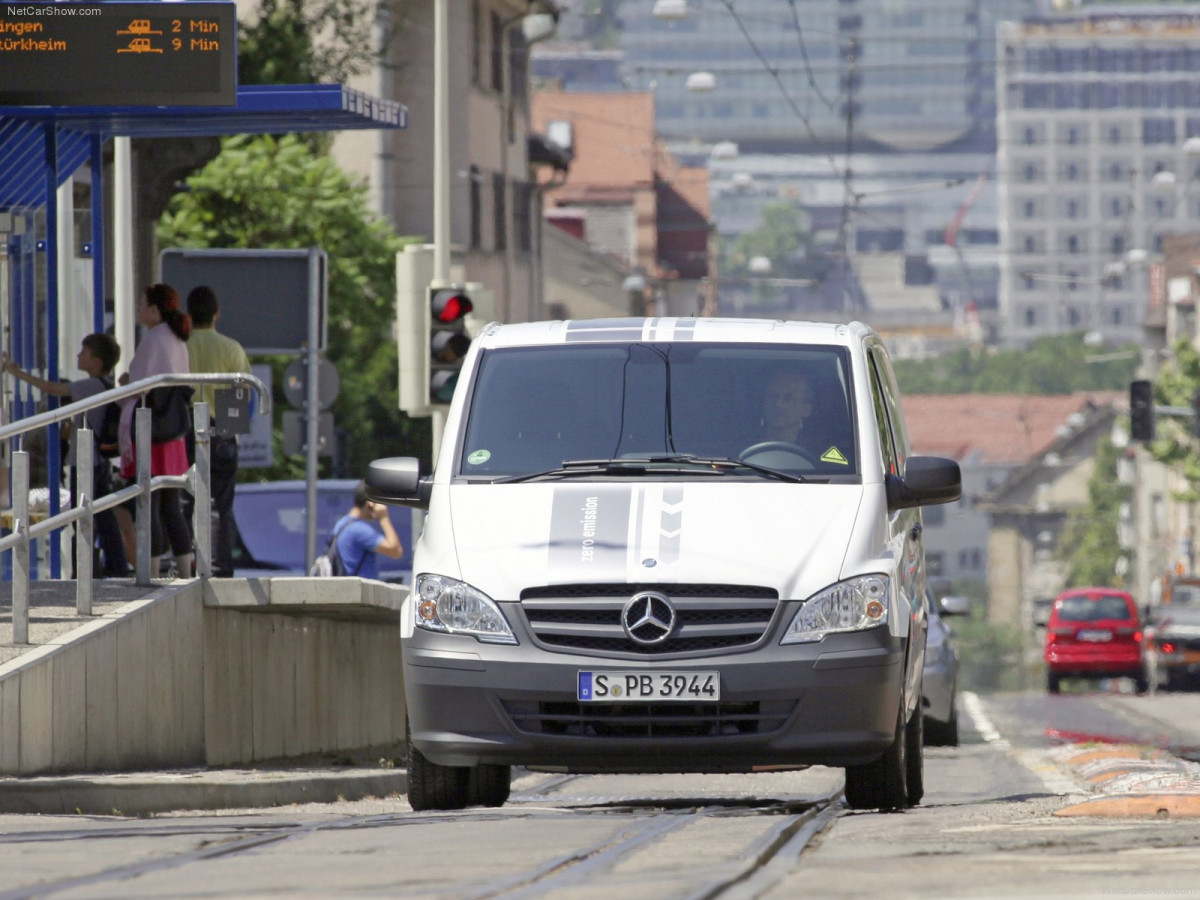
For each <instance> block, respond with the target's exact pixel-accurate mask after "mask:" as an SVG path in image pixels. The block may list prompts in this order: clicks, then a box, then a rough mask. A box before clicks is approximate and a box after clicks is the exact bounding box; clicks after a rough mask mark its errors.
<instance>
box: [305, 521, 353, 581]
mask: <svg viewBox="0 0 1200 900" xmlns="http://www.w3.org/2000/svg"><path fill="white" fill-rule="evenodd" d="M349 524H350V523H349V522H343V523H342V526H341V528H335V529H334V530H333V534H331V535H330V536H329V543H328V544H326V545H325V552H324V553H322V554H321V555H320V556H318V557H317V558H316V559H314V560H313V564H312V568H311V569H309V570H308V574H309V575H310V576H312V577H314V578H340V577H342V576H343V575H348V574H349V575H357V574H358V570H359V569H361V568H362V564H363V560H365V559H366V558H367V555H366V554H365V553H364V554H363V558H362V559H360V560H359V561H358V567H357V568H356V569H355V570H354V571H353V572H347V571H346V564H345V563H344V562H342V554H341V552H340V551H339V550H338V545H337V539H338V535H339V534H341V533H342V529H343V528H345V527H346V526H347V525H349Z"/></svg>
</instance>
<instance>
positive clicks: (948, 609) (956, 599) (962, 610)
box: [938, 594, 971, 616]
mask: <svg viewBox="0 0 1200 900" xmlns="http://www.w3.org/2000/svg"><path fill="white" fill-rule="evenodd" d="M938 609H940V610H941V613H942V615H943V616H965V615H969V614H970V612H971V598H970V597H960V596H958V595H956V594H951V595H949V596H947V597H942V598H941V599H940V600H938Z"/></svg>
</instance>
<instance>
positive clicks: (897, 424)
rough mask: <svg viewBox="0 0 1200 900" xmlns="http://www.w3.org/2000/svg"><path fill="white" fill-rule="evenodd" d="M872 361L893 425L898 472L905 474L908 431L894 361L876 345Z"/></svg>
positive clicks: (872, 350)
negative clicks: (901, 405)
mask: <svg viewBox="0 0 1200 900" xmlns="http://www.w3.org/2000/svg"><path fill="white" fill-rule="evenodd" d="M870 356H871V362H872V363H873V365H874V366H875V374H876V377H878V379H879V386H880V389H881V390H882V391H883V401H884V404H885V405H886V406H887V414H888V421H889V422H890V423H891V425H892V441H893V444H894V447H895V453H896V465H897V469H896V473H897V474H903V473H904V466H905V464H907V462H908V432H907V431H905V429H904V411H903V410H902V409H901V407H900V391H899V389H897V387H896V376H895V374H894V373H893V372H892V363H891V360H889V359H888V356H887V354H886V353H885V352H883V350H882V348H880V347H878V346H876V347H872V348H871V350H870Z"/></svg>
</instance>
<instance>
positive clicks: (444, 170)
mask: <svg viewBox="0 0 1200 900" xmlns="http://www.w3.org/2000/svg"><path fill="white" fill-rule="evenodd" d="M448 8H449V0H434V3H433V286H434V287H443V286H445V285H448V284H449V283H450V53H449V49H448V47H449V39H448V36H447V32H448V31H449V13H448Z"/></svg>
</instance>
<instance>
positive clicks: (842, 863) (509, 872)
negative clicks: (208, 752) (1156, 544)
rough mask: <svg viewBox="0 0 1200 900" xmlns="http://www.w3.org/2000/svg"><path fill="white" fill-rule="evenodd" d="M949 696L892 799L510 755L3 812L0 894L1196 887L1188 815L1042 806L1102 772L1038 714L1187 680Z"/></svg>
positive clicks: (766, 780) (829, 786)
mask: <svg viewBox="0 0 1200 900" xmlns="http://www.w3.org/2000/svg"><path fill="white" fill-rule="evenodd" d="M965 699H966V703H965V704H964V705H965V707H966V708H965V709H964V713H965V714H964V717H963V723H964V725H963V745H962V746H961V747H958V748H930V749H929V750H928V751H927V760H926V762H927V776H926V781H927V794H926V799H925V801H924V802H923V803H922V804H921V806H920V807H918V808H915V809H911V810H909V811H907V812H905V813H903V814H880V813H863V812H851V811H849V810H846V809H845V808H844V807H843V806H842V805H841V803H840V802H839V801H838V799H837V794H838V790H839V788H840V783H841V774H840V772H839V771H837V770H830V769H822V768H813V769H809V770H805V771H802V772H788V773H763V774H758V775H747V776H720V777H712V776H666V777H664V776H590V777H570V776H561V775H550V774H543V773H526V774H524V775H522V776H521V777H520V778H519V779H518V780H517V782H516V784H515V794H514V797H513V799H512V801H510V803H509V804H507V805H506V806H505V807H503V808H501V809H494V810H482V809H475V810H467V811H464V812H457V813H437V814H428V813H414V812H413V811H412V810H411V809H410V808H409V807H408V805H407V803H406V802H405V801H404V799H403V797H402V796H390V797H381V798H373V799H361V800H356V801H350V800H347V801H345V802H335V803H330V804H303V805H295V806H288V807H283V808H271V809H267V808H252V809H242V810H228V811H225V812H219V813H217V812H214V813H207V814H206V813H200V812H196V811H180V812H175V813H170V814H160V815H158V816H156V817H154V818H148V819H127V818H119V817H104V816H34V817H31V816H0V871H3V872H4V873H5V878H4V881H3V884H4V887H3V888H0V900H6V898H16V897H31V896H38V897H42V896H46V897H117V896H120V897H165V896H172V897H174V896H180V895H181V894H185V893H186V894H187V895H188V896H194V897H233V896H236V897H278V896H289V897H330V896H355V897H377V896H389V897H392V896H403V897H414V898H425V897H428V898H447V897H456V898H457V897H480V898H482V897H543V896H544V897H553V898H555V900H558V898H566V900H590V898H597V900H600V898H603V900H611V898H613V897H620V898H622V900H624V898H643V897H644V898H647V900H649V898H655V900H657V898H661V897H771V898H784V897H787V898H792V897H797V896H813V897H879V896H888V897H921V898H922V900H928V898H938V897H955V898H957V897H1048V896H1055V897H1057V896H1067V897H1102V896H1106V895H1114V894H1113V892H1114V891H1115V892H1117V893H1124V892H1127V891H1133V892H1143V891H1145V890H1146V889H1147V888H1153V889H1154V890H1157V891H1159V892H1172V894H1173V895H1179V896H1186V895H1188V893H1192V894H1197V895H1200V887H1198V886H1197V881H1196V876H1195V871H1196V865H1197V863H1196V860H1197V851H1196V849H1195V847H1196V846H1197V844H1198V843H1200V819H1178V818H1167V819H1157V818H1125V817H1112V816H1104V817H1083V818H1078V817H1063V816H1059V815H1056V813H1057V812H1059V811H1061V810H1062V809H1064V808H1065V807H1069V806H1071V805H1073V804H1077V803H1079V802H1080V801H1084V800H1087V799H1089V798H1090V797H1092V796H1095V795H1096V793H1097V791H1098V790H1099V788H1098V787H1097V786H1096V785H1094V784H1091V783H1089V782H1087V781H1086V780H1085V779H1084V778H1082V777H1081V776H1080V772H1079V770H1078V768H1076V767H1072V766H1071V765H1068V764H1065V763H1064V762H1063V761H1061V760H1056V759H1055V753H1058V752H1059V751H1056V750H1054V747H1055V746H1062V745H1061V744H1060V743H1057V742H1056V739H1055V738H1054V736H1053V734H1052V733H1051V731H1050V730H1048V726H1049V727H1051V728H1053V729H1057V730H1062V728H1061V726H1063V725H1066V724H1072V725H1074V724H1083V725H1087V726H1088V727H1091V728H1094V727H1098V726H1103V727H1104V728H1108V729H1120V730H1121V731H1123V732H1126V733H1133V732H1137V731H1138V729H1139V728H1142V729H1145V731H1144V733H1147V734H1149V733H1151V732H1153V733H1155V734H1161V735H1168V734H1174V735H1186V734H1187V733H1189V732H1190V728H1191V726H1190V725H1189V726H1187V727H1180V728H1167V727H1165V725H1163V724H1162V723H1161V722H1160V720H1158V719H1156V718H1154V716H1157V715H1162V716H1167V717H1169V718H1170V717H1174V716H1175V715H1180V714H1182V713H1181V710H1183V711H1186V710H1188V709H1189V708H1190V710H1191V713H1190V720H1191V721H1200V716H1196V715H1195V713H1196V712H1197V711H1198V710H1197V702H1198V701H1200V695H1198V696H1197V697H1191V696H1186V697H1174V698H1172V697H1162V698H1116V699H1114V698H1112V697H1110V696H1106V695H1087V696H1069V695H1063V696H1062V697H1060V698H1045V697H1043V696H1041V695H1038V694H1012V695H998V696H994V697H983V698H978V699H972V698H965ZM1048 699H1053V700H1054V702H1053V703H1048V702H1046V701H1047V700H1048ZM1144 699H1151V700H1154V701H1155V702H1154V703H1150V704H1141V705H1139V703H1138V701H1139V700H1144ZM1126 708H1128V710H1130V711H1131V712H1130V714H1129V715H1126V714H1124V713H1123V712H1122V710H1125V709H1126ZM1147 721H1150V722H1152V723H1159V724H1152V725H1151V726H1150V727H1149V728H1148V729H1146V722H1147ZM1093 743H1094V744H1095V746H1102V745H1100V744H1098V743H1096V742H1093ZM1078 746H1085V745H1078ZM1198 791H1200V788H1198Z"/></svg>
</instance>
